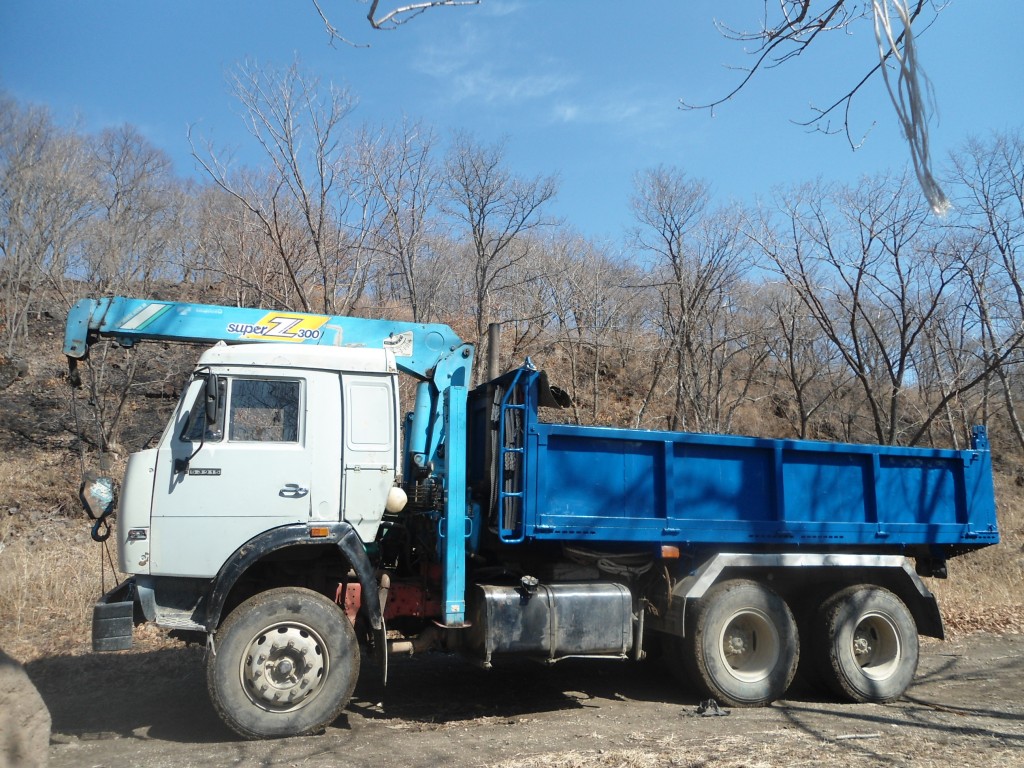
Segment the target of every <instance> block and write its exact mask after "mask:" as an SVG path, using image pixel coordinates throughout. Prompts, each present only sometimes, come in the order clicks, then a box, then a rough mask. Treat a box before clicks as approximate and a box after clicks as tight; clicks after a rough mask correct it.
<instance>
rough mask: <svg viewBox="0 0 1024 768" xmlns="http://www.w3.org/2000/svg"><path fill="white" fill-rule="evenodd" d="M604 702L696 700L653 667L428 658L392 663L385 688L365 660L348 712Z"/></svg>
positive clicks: (415, 717) (476, 713)
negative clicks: (480, 663)
mask: <svg viewBox="0 0 1024 768" xmlns="http://www.w3.org/2000/svg"><path fill="white" fill-rule="evenodd" d="M602 700H612V701H650V702H663V703H666V704H672V703H675V704H692V705H693V706H696V705H697V703H698V700H697V696H696V694H692V695H690V694H689V693H688V692H687V691H685V690H682V689H681V688H680V686H679V685H678V684H677V683H675V682H674V681H673V680H671V679H670V677H669V675H668V673H667V671H666V670H665V668H664V667H663V666H662V665H661V664H659V663H656V662H655V663H650V664H648V663H644V664H633V663H630V662H618V663H617V662H614V661H608V660H594V659H567V660H565V661H561V662H559V663H557V664H555V665H550V666H548V665H543V664H540V663H538V662H536V661H531V660H529V659H523V658H514V659H508V660H500V661H498V662H496V664H495V666H494V668H492V669H481V668H479V667H477V666H474V665H473V664H471V663H469V662H467V661H466V660H464V659H462V658H461V657H458V656H449V655H443V654H433V655H427V656H422V657H413V658H399V659H392V660H391V665H390V670H389V675H388V684H387V686H386V687H385V686H383V685H382V684H381V682H380V679H379V668H378V667H376V666H374V665H372V664H369V663H367V664H366V665H365V666H364V667H363V671H362V675H361V677H360V684H359V686H358V687H357V688H356V693H355V696H354V698H353V702H352V704H350V705H349V710H350V711H352V712H353V713H358V714H360V715H362V716H363V717H365V718H367V719H378V720H379V719H400V720H405V721H412V722H418V723H424V724H429V723H450V722H457V721H464V720H474V719H477V718H489V717H494V718H505V717H516V716H521V715H530V714H540V713H544V712H554V711H558V710H565V709H586V708H600V707H601V706H602V704H601V701H602Z"/></svg>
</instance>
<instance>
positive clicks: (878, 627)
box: [814, 584, 918, 704]
mask: <svg viewBox="0 0 1024 768" xmlns="http://www.w3.org/2000/svg"><path fill="white" fill-rule="evenodd" d="M815 630H816V631H815V633H814V638H815V643H816V645H818V650H819V653H818V654H817V656H818V659H819V664H818V666H819V672H820V674H821V677H822V679H823V680H824V681H825V683H826V684H827V685H828V687H829V688H830V689H831V690H832V691H833V693H835V694H836V695H837V696H840V697H843V698H846V699H849V700H850V701H858V702H871V703H876V704H884V703H886V702H889V701H894V700H896V699H898V698H899V697H900V696H902V695H903V694H904V693H905V692H906V690H907V688H908V687H909V686H910V684H911V683H912V682H913V680H914V674H915V673H916V672H917V659H918V636H917V625H916V624H915V623H914V617H913V616H912V615H911V614H910V611H909V610H908V609H907V606H906V605H904V604H903V601H901V600H900V599H899V598H898V597H896V595H894V594H893V593H892V592H890V591H889V590H887V589H883V588H882V587H875V586H871V585H867V584H861V585H857V586H852V587H848V588H846V589H843V590H841V591H839V592H837V593H836V594H834V595H832V597H830V598H829V599H828V600H826V601H825V603H824V604H823V605H822V607H821V609H820V611H819V613H818V619H817V622H816V626H815Z"/></svg>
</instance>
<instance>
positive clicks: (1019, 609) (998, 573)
mask: <svg viewBox="0 0 1024 768" xmlns="http://www.w3.org/2000/svg"><path fill="white" fill-rule="evenodd" d="M1018 475H1019V473H1018V472H1017V471H1016V470H1015V469H1014V470H1012V471H1001V472H999V473H998V474H997V475H996V478H995V482H996V499H997V502H998V506H999V513H998V514H999V530H1000V536H1001V542H1000V544H998V545H997V546H994V547H987V548H986V549H982V550H979V551H977V552H972V553H971V554H968V555H964V556H962V557H957V558H954V559H953V560H950V561H949V578H948V579H945V580H941V579H932V580H931V581H930V583H929V585H928V586H929V587H930V588H931V589H932V591H933V592H934V593H935V595H936V597H937V598H938V600H939V605H940V607H941V608H942V616H943V620H944V621H945V624H946V631H947V633H948V634H949V635H950V636H951V637H956V636H958V635H963V634H968V633H970V632H977V631H987V632H995V633H1003V632H1014V633H1024V487H1022V486H1020V485H1018V484H1017V480H1016V478H1017V477H1018Z"/></svg>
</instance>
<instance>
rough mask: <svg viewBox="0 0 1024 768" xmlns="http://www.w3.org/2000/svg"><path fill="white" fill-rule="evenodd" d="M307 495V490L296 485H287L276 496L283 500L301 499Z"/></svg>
mask: <svg viewBox="0 0 1024 768" xmlns="http://www.w3.org/2000/svg"><path fill="white" fill-rule="evenodd" d="M308 493H309V488H303V487H302V486H301V485H299V484H298V483H288V484H287V485H285V487H284V488H282V489H281V490H280V491H278V493H277V495H278V496H281V497H282V498H285V499H301V498H302V497H303V496H305V495H306V494H308Z"/></svg>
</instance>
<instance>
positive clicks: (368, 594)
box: [206, 522, 384, 631]
mask: <svg viewBox="0 0 1024 768" xmlns="http://www.w3.org/2000/svg"><path fill="white" fill-rule="evenodd" d="M317 528H318V529H323V528H326V529H327V530H328V533H327V535H326V536H319V535H318V536H316V537H315V538H314V537H312V536H311V535H310V528H309V526H307V525H305V524H300V525H286V526H282V527H281V528H274V529H273V530H270V531H266V532H265V533H261V534H260V535H259V536H256V537H254V538H252V539H250V540H249V541H247V542H245V544H243V545H242V546H240V547H239V548H238V549H236V550H235V551H234V552H233V553H232V555H231V557H229V558H228V559H227V560H226V561H225V563H224V565H222V566H221V569H220V571H219V572H218V573H217V576H216V577H215V578H214V581H213V588H212V589H211V590H210V594H209V599H208V601H207V604H206V628H207V631H213V630H214V629H216V628H217V627H218V626H219V625H220V622H221V618H222V614H223V612H224V605H225V603H226V602H227V599H228V595H230V594H231V590H232V589H233V588H234V586H235V584H237V583H238V580H239V579H240V578H241V577H242V575H243V574H244V573H245V572H246V571H248V570H249V568H250V567H252V566H253V565H255V564H256V563H257V562H259V561H260V560H261V559H263V558H264V557H266V556H267V555H269V554H270V553H272V552H276V551H277V550H280V549H284V548H285V547H295V546H306V545H309V546H323V545H324V544H334V545H335V546H336V547H337V548H338V550H339V551H340V552H341V555H342V557H344V558H345V560H347V561H348V563H349V565H351V566H352V569H353V570H354V571H355V572H356V578H358V579H359V584H360V586H361V587H362V610H364V611H366V616H367V619H368V620H369V622H370V626H372V627H373V628H374V629H375V630H380V629H382V627H383V626H384V619H383V612H382V611H381V607H380V596H379V595H378V593H377V579H376V572H375V570H374V568H373V564H372V563H370V558H369V557H368V556H367V554H366V549H365V548H364V547H363V542H362V540H361V539H360V538H359V534H357V533H356V531H355V528H353V527H352V526H351V525H350V524H349V523H344V522H342V523H330V524H327V525H320V524H318V525H317Z"/></svg>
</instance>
